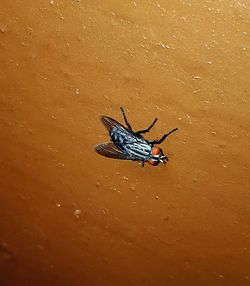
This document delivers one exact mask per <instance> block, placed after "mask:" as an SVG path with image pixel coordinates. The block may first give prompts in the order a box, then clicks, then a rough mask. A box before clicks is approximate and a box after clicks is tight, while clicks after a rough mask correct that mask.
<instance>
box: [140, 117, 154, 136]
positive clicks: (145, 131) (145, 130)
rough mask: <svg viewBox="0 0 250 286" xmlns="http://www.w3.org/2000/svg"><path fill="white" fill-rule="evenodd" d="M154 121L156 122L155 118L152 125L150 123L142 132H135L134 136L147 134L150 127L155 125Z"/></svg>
mask: <svg viewBox="0 0 250 286" xmlns="http://www.w3.org/2000/svg"><path fill="white" fill-rule="evenodd" d="M156 121H157V118H155V120H154V121H153V123H152V124H151V125H150V126H149V127H148V128H147V129H143V130H139V131H136V132H135V134H136V135H141V134H144V133H147V132H149V131H150V130H151V129H152V127H153V126H154V125H155V123H156Z"/></svg>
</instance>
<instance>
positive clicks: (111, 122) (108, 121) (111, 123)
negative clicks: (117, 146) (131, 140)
mask: <svg viewBox="0 0 250 286" xmlns="http://www.w3.org/2000/svg"><path fill="white" fill-rule="evenodd" d="M101 121H102V123H103V124H104V126H105V127H106V128H107V129H108V131H109V132H110V130H111V129H112V128H113V127H115V128H118V129H120V130H122V131H123V132H124V133H127V134H129V135H130V136H131V135H132V134H131V133H130V132H128V130H127V128H125V127H124V126H122V125H121V124H120V123H119V122H117V121H116V120H115V119H113V118H111V117H108V116H101Z"/></svg>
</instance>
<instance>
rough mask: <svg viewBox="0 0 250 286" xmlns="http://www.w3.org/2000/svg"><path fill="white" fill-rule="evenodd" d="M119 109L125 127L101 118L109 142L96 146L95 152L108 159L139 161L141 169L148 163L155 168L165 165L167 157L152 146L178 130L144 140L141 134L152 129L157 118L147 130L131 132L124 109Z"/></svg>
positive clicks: (106, 118)
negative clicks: (154, 138) (108, 136)
mask: <svg viewBox="0 0 250 286" xmlns="http://www.w3.org/2000/svg"><path fill="white" fill-rule="evenodd" d="M120 109H121V112H122V115H123V118H124V121H125V124H126V126H127V127H124V126H123V125H122V124H120V123H119V122H117V121H116V120H115V119H113V118H111V117H108V116H101V121H102V123H103V124H104V126H105V127H106V128H107V130H108V132H109V135H110V138H111V142H107V143H102V144H98V145H96V146H95V151H96V152H97V153H98V154H100V155H102V156H105V157H108V158H113V159H120V160H132V161H140V162H141V163H142V167H144V164H145V162H148V163H149V164H150V165H152V166H157V165H158V164H159V163H164V164H165V163H166V161H168V157H167V156H165V155H164V154H163V151H162V149H161V148H159V147H156V146H154V145H155V144H161V143H162V142H163V141H164V140H165V139H166V138H167V137H168V136H169V135H170V134H172V133H173V132H175V131H176V130H178V128H175V129H173V130H171V131H169V132H168V133H166V134H164V135H163V136H162V137H161V139H159V140H146V139H145V138H143V136H142V134H145V133H147V132H149V131H150V130H151V129H152V127H153V126H154V125H155V123H156V121H157V118H155V120H154V121H153V122H152V124H151V125H150V126H149V127H148V128H147V129H143V130H139V131H133V130H132V127H131V125H130V124H129V122H128V120H127V117H126V114H125V111H124V109H123V108H122V107H121V108H120Z"/></svg>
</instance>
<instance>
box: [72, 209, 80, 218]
mask: <svg viewBox="0 0 250 286" xmlns="http://www.w3.org/2000/svg"><path fill="white" fill-rule="evenodd" d="M81 213H82V211H81V210H80V209H77V210H75V211H74V215H75V217H76V218H79V217H80V215H81Z"/></svg>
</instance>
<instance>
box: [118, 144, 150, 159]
mask: <svg viewBox="0 0 250 286" xmlns="http://www.w3.org/2000/svg"><path fill="white" fill-rule="evenodd" d="M124 150H125V151H126V152H127V154H129V155H130V156H131V157H132V158H134V159H135V160H138V161H147V160H149V159H150V152H151V146H150V145H149V144H148V143H147V142H146V141H145V140H143V139H142V140H140V139H138V141H137V142H133V143H128V144H126V145H125V146H124Z"/></svg>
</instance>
